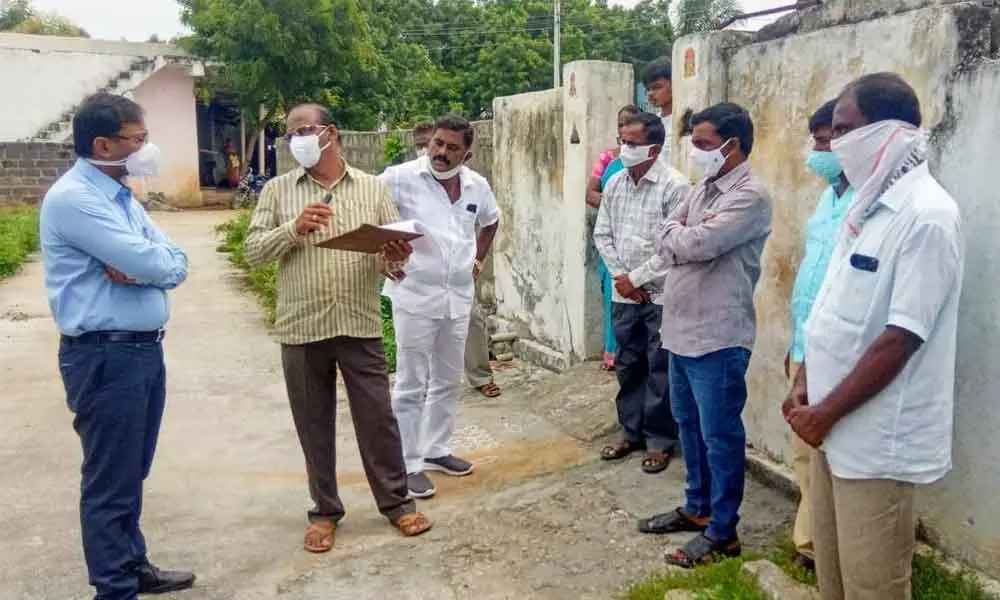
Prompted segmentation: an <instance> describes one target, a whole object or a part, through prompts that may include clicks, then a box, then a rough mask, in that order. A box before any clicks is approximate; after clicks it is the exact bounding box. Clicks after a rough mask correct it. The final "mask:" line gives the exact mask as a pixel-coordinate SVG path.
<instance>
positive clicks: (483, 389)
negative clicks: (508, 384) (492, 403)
mask: <svg viewBox="0 0 1000 600" xmlns="http://www.w3.org/2000/svg"><path fill="white" fill-rule="evenodd" d="M476 389H477V390H479V393H480V394H482V395H484V396H486V397H487V398H496V397H497V396H499V395H500V394H502V393H503V390H501V389H500V386H499V385H497V384H496V383H494V382H492V381H491V382H489V383H487V384H486V385H481V386H479V387H477V388H476Z"/></svg>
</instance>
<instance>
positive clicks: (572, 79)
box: [569, 73, 576, 98]
mask: <svg viewBox="0 0 1000 600" xmlns="http://www.w3.org/2000/svg"><path fill="white" fill-rule="evenodd" d="M574 96H576V73H570V74H569V97H570V98H573V97H574Z"/></svg>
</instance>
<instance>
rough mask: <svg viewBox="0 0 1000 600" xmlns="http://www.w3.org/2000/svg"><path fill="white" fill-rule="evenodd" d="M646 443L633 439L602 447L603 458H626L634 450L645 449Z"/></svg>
mask: <svg viewBox="0 0 1000 600" xmlns="http://www.w3.org/2000/svg"><path fill="white" fill-rule="evenodd" d="M645 449H646V444H643V443H642V442H633V441H632V440H622V441H621V442H618V443H617V444H612V445H610V446H605V447H603V448H601V460H619V459H622V458H625V457H626V456H628V455H629V454H632V453H633V452H638V451H640V450H645Z"/></svg>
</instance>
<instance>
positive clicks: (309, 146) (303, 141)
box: [288, 132, 330, 169]
mask: <svg viewBox="0 0 1000 600" xmlns="http://www.w3.org/2000/svg"><path fill="white" fill-rule="evenodd" d="M320 133H322V132H320ZM320 133H314V134H312V135H296V136H292V139H291V141H290V142H288V149H289V150H290V151H291V153H292V158H294V159H295V162H297V163H299V164H300V165H302V166H303V167H305V168H306V169H311V168H313V167H315V166H316V163H318V162H319V159H320V158H322V157H323V151H324V150H326V149H327V148H329V147H330V142H327V143H326V145H325V146H320V145H319V136H320Z"/></svg>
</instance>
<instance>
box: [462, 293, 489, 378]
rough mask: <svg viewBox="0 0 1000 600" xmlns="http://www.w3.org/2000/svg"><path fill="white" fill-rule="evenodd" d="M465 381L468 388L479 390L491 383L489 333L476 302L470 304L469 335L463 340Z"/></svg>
mask: <svg viewBox="0 0 1000 600" xmlns="http://www.w3.org/2000/svg"><path fill="white" fill-rule="evenodd" d="M465 379H466V380H467V381H468V382H469V386H470V387H473V388H477V389H478V388H481V387H483V386H484V385H486V384H488V383H493V368H492V367H490V333H489V331H487V330H486V315H485V314H483V309H482V308H481V307H480V306H479V302H478V301H475V300H474V301H473V302H472V313H471V315H470V316H469V335H468V337H466V338H465Z"/></svg>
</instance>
